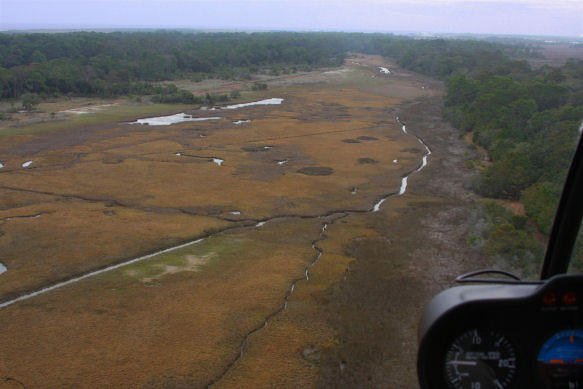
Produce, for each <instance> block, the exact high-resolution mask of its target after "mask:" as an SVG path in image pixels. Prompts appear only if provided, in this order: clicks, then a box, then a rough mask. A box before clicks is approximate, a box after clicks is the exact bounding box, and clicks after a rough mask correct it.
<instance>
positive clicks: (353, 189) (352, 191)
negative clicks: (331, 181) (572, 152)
mask: <svg viewBox="0 0 583 389" xmlns="http://www.w3.org/2000/svg"><path fill="white" fill-rule="evenodd" d="M356 192H358V188H352V190H351V191H350V194H353V195H354V194H356Z"/></svg>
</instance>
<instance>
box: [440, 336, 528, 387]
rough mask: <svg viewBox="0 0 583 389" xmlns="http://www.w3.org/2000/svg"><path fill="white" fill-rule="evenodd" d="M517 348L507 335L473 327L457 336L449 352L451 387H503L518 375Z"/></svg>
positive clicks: (448, 369) (447, 370)
mask: <svg viewBox="0 0 583 389" xmlns="http://www.w3.org/2000/svg"><path fill="white" fill-rule="evenodd" d="M516 365H517V364H516V350H515V348H514V346H513V345H512V343H510V341H509V340H508V339H506V337H504V336H503V335H501V334H499V333H497V332H494V331H489V330H479V329H473V330H470V331H467V332H464V333H463V334H461V335H460V336H458V337H457V338H455V339H454V341H453V342H452V343H451V345H450V346H449V347H448V349H447V353H446V354H445V380H446V382H447V383H448V385H449V387H450V388H455V389H458V388H460V389H461V388H471V389H488V388H495V389H503V388H508V387H510V384H511V383H512V379H513V378H514V376H515V374H516Z"/></svg>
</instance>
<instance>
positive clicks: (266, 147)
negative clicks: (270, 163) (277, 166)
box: [263, 146, 271, 150]
mask: <svg viewBox="0 0 583 389" xmlns="http://www.w3.org/2000/svg"><path fill="white" fill-rule="evenodd" d="M270 148H271V146H263V150H269V149H270Z"/></svg>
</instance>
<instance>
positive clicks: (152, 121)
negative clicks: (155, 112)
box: [130, 113, 222, 126]
mask: <svg viewBox="0 0 583 389" xmlns="http://www.w3.org/2000/svg"><path fill="white" fill-rule="evenodd" d="M220 119H222V118H220V117H216V116H214V117H208V118H193V117H192V115H187V114H185V113H177V114H176V115H168V116H157V117H152V118H144V119H138V120H136V121H135V122H131V123H130V124H148V125H150V126H169V125H171V124H175V123H182V122H202V121H205V120H220Z"/></svg>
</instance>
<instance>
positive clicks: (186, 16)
mask: <svg viewBox="0 0 583 389" xmlns="http://www.w3.org/2000/svg"><path fill="white" fill-rule="evenodd" d="M111 27H113V28H115V27H160V28H203V29H204V28H217V29H239V30H248V29H252V30H254V29H259V30H264V29H266V30H336V31H382V32H386V31H396V32H404V31H410V32H453V33H468V32H470V33H493V34H530V35H558V36H578V37H583V0H505V1H501V0H474V1H466V0H433V1H429V0H360V1H359V0H214V1H208V0H167V1H160V0H0V29H3V30H6V29H23V28H111Z"/></svg>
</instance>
